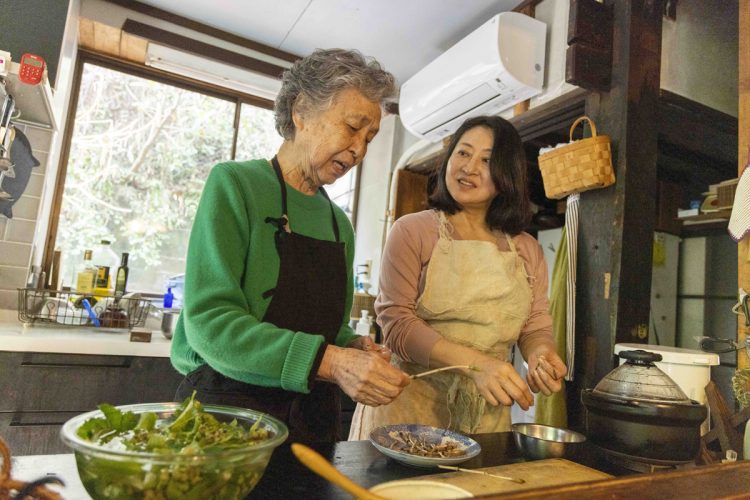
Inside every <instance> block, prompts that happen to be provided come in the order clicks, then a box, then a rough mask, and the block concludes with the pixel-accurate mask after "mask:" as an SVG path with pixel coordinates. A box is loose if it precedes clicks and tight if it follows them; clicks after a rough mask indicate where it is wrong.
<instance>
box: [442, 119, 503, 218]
mask: <svg viewBox="0 0 750 500" xmlns="http://www.w3.org/2000/svg"><path fill="white" fill-rule="evenodd" d="M493 143H494V140H493V137H492V131H491V130H490V129H489V128H487V127H482V126H480V127H474V128H472V129H469V130H467V131H466V132H465V133H464V135H462V136H461V138H460V139H459V140H458V142H457V143H456V147H455V148H454V149H453V152H452V153H451V156H450V159H449V160H448V168H447V169H446V172H445V184H446V186H447V188H448V192H449V193H450V195H451V196H452V197H453V199H454V200H456V202H457V203H458V204H459V205H460V206H461V207H463V208H464V209H466V208H482V209H485V210H486V209H487V208H488V207H489V206H490V203H491V202H492V200H493V198H495V196H496V195H497V188H496V187H495V183H494V181H493V180H492V174H491V172H490V156H491V155H492V146H493Z"/></svg>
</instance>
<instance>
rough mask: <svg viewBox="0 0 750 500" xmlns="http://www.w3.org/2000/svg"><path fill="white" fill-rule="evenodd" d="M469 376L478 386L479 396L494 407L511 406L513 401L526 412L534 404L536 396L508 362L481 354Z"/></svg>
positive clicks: (474, 362)
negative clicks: (500, 405) (499, 405)
mask: <svg viewBox="0 0 750 500" xmlns="http://www.w3.org/2000/svg"><path fill="white" fill-rule="evenodd" d="M471 366H472V368H473V369H472V370H468V372H467V374H468V375H469V376H470V377H471V379H472V380H473V381H474V384H476V386H477V390H478V391H479V394H481V395H482V397H484V399H485V400H487V402H488V403H489V404H491V405H492V406H497V405H498V404H502V405H504V406H511V405H512V404H513V401H515V402H517V403H518V405H519V406H520V407H521V408H523V409H524V410H528V409H529V407H530V406H532V405H533V404H534V396H533V395H532V394H531V391H529V387H528V386H527V385H526V383H525V382H524V381H523V379H522V378H521V376H520V375H518V372H516V370H515V368H513V365H512V364H510V363H508V362H507V361H500V360H499V359H497V358H494V357H492V356H488V355H486V354H480V355H479V356H478V357H476V358H475V359H474V360H473V361H472V363H471Z"/></svg>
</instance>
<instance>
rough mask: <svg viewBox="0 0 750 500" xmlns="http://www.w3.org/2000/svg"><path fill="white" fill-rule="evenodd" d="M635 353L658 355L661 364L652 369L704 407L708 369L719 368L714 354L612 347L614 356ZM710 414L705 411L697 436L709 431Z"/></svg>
mask: <svg viewBox="0 0 750 500" xmlns="http://www.w3.org/2000/svg"><path fill="white" fill-rule="evenodd" d="M637 349H641V350H643V351H648V352H654V353H656V354H661V358H662V359H661V361H658V362H656V363H654V364H655V365H656V367H657V368H659V369H660V370H661V371H663V372H664V373H666V374H667V375H669V377H670V378H671V379H672V380H674V381H675V383H676V384H677V385H678V386H679V387H680V389H682V391H683V392H684V393H685V395H686V396H687V397H689V398H690V399H693V400H695V401H697V402H699V403H700V404H702V405H705V404H706V391H705V389H706V386H707V385H708V383H709V382H710V381H711V367H712V366H717V365H718V364H719V355H718V354H714V353H710V352H703V351H696V350H693V349H683V348H681V347H668V346H663V345H650V344H615V355H617V354H619V353H620V352H622V351H635V350H637ZM619 359H620V364H623V363H624V362H625V360H624V359H622V358H619ZM710 412H711V410H710V408H709V415H708V418H706V421H705V422H703V424H702V425H701V435H703V434H705V433H707V432H708V430H709V422H710V419H711V413H710Z"/></svg>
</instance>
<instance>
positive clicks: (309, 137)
mask: <svg viewBox="0 0 750 500" xmlns="http://www.w3.org/2000/svg"><path fill="white" fill-rule="evenodd" d="M394 93H395V86H394V80H393V76H392V75H391V74H390V73H388V72H386V71H384V70H383V69H382V68H381V66H380V65H379V64H378V63H377V62H376V61H374V60H372V59H366V58H365V57H363V56H362V55H361V54H360V53H359V52H356V51H348V50H341V49H331V50H316V51H315V52H314V53H313V54H311V55H310V56H308V57H305V58H304V59H301V60H299V61H297V62H296V63H295V64H294V65H293V66H292V67H291V68H290V69H289V70H287V71H285V72H284V75H283V82H282V87H281V91H280V92H279V95H278V98H277V100H276V106H275V116H276V129H277V131H278V132H279V134H281V135H282V136H283V138H284V142H283V143H282V145H281V147H280V149H279V151H278V153H277V154H276V156H275V157H274V158H273V159H271V160H270V161H268V160H253V161H246V162H226V163H221V164H219V165H217V166H216V167H214V168H213V170H212V171H211V174H210V175H209V177H208V180H207V181H206V185H205V187H204V190H203V195H202V198H201V202H200V205H199V207H198V211H197V213H196V217H195V222H194V224H193V229H192V233H191V235H190V244H189V247H188V255H187V269H186V273H185V307H184V309H183V312H182V315H181V316H180V319H179V321H178V322H177V326H176V329H175V333H174V338H173V339H172V354H171V358H172V364H173V365H174V367H175V368H176V369H177V370H178V371H179V372H180V373H182V374H184V375H185V379H184V380H183V382H182V383H181V385H180V387H179V388H178V390H177V394H176V398H177V399H181V398H184V397H186V396H189V395H190V394H191V393H192V392H193V391H194V390H195V391H197V399H199V400H200V401H202V402H203V403H214V404H225V405H232V406H240V407H247V408H253V409H256V410H260V411H263V412H267V413H270V414H271V415H273V416H275V417H277V418H279V419H281V420H283V421H284V422H285V423H286V424H287V425H288V426H289V430H290V436H291V437H292V439H295V440H301V441H333V440H336V439H338V438H339V436H338V433H339V427H340V424H339V399H338V395H339V387H340V388H341V389H342V390H343V391H344V392H345V393H346V394H348V395H349V396H350V397H352V398H353V399H354V400H355V401H358V402H361V403H363V404H366V405H382V404H387V403H390V402H391V401H392V400H393V399H394V398H395V397H396V396H398V395H399V394H400V393H401V391H402V389H403V388H404V387H405V386H406V385H407V384H408V383H409V379H408V377H407V376H406V375H405V374H404V373H403V372H401V371H400V370H398V369H396V368H394V367H393V366H391V365H390V364H389V362H388V361H389V358H390V354H389V353H387V352H386V351H384V350H381V349H379V348H378V347H377V346H375V345H374V344H372V342H371V341H370V339H369V338H364V337H359V336H357V335H355V333H354V332H353V331H352V329H351V328H350V327H349V325H348V321H349V315H350V309H351V305H352V292H353V290H352V288H353V278H352V263H353V259H354V232H353V229H352V226H351V223H350V222H349V220H348V219H347V217H346V215H345V214H344V212H343V211H342V210H341V209H340V208H339V207H337V206H336V205H334V204H333V203H331V201H330V200H329V199H328V196H327V195H326V192H325V190H324V189H323V185H324V184H331V183H333V182H335V181H336V180H337V179H339V178H340V177H341V176H343V175H344V174H346V173H347V172H348V171H349V170H350V169H351V168H352V167H353V166H355V165H357V164H359V163H360V162H361V161H362V158H363V157H364V155H365V153H366V152H367V146H368V144H369V143H370V141H372V139H373V137H375V135H376V134H377V133H378V127H379V124H380V116H381V104H382V103H383V101H384V99H386V98H389V97H391V96H392V95H393V94H394Z"/></svg>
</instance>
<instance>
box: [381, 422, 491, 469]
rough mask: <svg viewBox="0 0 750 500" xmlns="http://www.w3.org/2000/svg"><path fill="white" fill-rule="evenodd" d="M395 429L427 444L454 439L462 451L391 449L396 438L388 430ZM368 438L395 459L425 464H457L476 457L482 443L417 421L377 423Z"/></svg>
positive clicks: (412, 464) (404, 462)
mask: <svg viewBox="0 0 750 500" xmlns="http://www.w3.org/2000/svg"><path fill="white" fill-rule="evenodd" d="M398 431H405V432H409V433H411V435H412V436H414V438H415V439H419V440H424V441H425V442H426V443H429V444H442V443H445V442H447V441H453V442H455V443H457V444H458V447H459V449H460V450H463V451H464V454H463V455H459V456H455V457H446V458H440V457H422V456H419V455H412V454H411V453H406V452H405V451H399V450H394V449H393V446H394V445H397V444H398V441H397V440H396V439H395V438H394V437H393V436H392V435H391V433H392V432H394V433H395V432H398ZM370 442H371V443H372V445H373V446H375V448H377V449H378V451H380V452H381V453H383V454H384V455H386V456H388V457H391V458H392V459H394V460H397V461H399V462H401V463H403V464H405V465H411V466H413V467H425V468H429V467H437V466H438V465H455V464H460V463H462V462H466V461H467V460H470V459H472V458H474V457H476V456H477V455H479V453H480V452H481V451H482V447H481V446H479V443H477V442H476V441H474V440H473V439H471V438H470V437H467V436H464V435H463V434H459V433H458V432H453V431H449V430H448V429H440V428H437V427H431V426H429V425H419V424H397V425H384V426H382V427H378V428H376V429H373V431H372V432H371V433H370Z"/></svg>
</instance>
